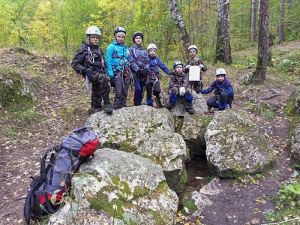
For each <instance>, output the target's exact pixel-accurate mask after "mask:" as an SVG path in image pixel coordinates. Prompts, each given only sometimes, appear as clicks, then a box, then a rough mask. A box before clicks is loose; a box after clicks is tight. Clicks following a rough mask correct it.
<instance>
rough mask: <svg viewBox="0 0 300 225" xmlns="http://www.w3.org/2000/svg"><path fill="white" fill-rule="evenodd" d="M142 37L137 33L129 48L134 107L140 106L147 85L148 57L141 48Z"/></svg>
mask: <svg viewBox="0 0 300 225" xmlns="http://www.w3.org/2000/svg"><path fill="white" fill-rule="evenodd" d="M143 38H144V35H143V34H142V33H141V32H139V31H137V32H135V33H134V34H133V36H132V41H133V43H134V44H133V46H132V47H131V48H129V53H130V69H131V71H132V73H133V78H134V105H135V106H137V105H141V103H142V100H143V91H144V88H145V86H146V83H147V77H148V73H149V67H150V64H149V57H148V54H147V51H146V50H145V49H144V48H143V47H142V43H143Z"/></svg>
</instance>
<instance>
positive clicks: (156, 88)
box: [146, 43, 172, 108]
mask: <svg viewBox="0 0 300 225" xmlns="http://www.w3.org/2000/svg"><path fill="white" fill-rule="evenodd" d="M147 51H148V56H149V60H150V68H149V76H148V81H147V85H146V90H147V99H146V103H147V105H148V106H153V100H152V95H154V96H155V100H156V105H157V106H158V107H159V108H161V107H163V105H162V103H161V99H160V98H161V97H160V93H161V88H160V74H159V68H160V69H161V70H162V71H164V72H165V73H166V74H168V75H171V73H172V72H171V71H170V70H169V68H168V67H167V66H166V65H165V64H163V63H162V61H161V60H160V59H159V58H158V56H157V55H156V51H157V47H156V45H155V44H153V43H151V44H149V45H148V47H147Z"/></svg>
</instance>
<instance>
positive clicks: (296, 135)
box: [291, 124, 300, 163]
mask: <svg viewBox="0 0 300 225" xmlns="http://www.w3.org/2000/svg"><path fill="white" fill-rule="evenodd" d="M291 154H292V157H293V159H294V160H295V161H296V162H297V163H300V124H298V125H297V127H296V128H295V130H294V132H293V135H292V140H291Z"/></svg>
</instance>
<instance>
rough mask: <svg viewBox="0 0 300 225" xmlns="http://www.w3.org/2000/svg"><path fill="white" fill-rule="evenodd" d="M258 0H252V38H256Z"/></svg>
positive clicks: (252, 39)
mask: <svg viewBox="0 0 300 225" xmlns="http://www.w3.org/2000/svg"><path fill="white" fill-rule="evenodd" d="M256 11H257V7H256V0H251V17H250V40H251V41H252V42H253V41H255V39H256Z"/></svg>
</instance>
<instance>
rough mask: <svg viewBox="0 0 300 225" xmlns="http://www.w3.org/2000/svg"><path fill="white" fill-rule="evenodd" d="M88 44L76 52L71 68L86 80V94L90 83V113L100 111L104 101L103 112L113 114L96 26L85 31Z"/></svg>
mask: <svg viewBox="0 0 300 225" xmlns="http://www.w3.org/2000/svg"><path fill="white" fill-rule="evenodd" d="M86 34H87V38H88V43H84V44H83V45H82V46H81V48H80V49H79V50H78V51H77V52H76V54H75V56H74V58H73V60H72V63H71V66H72V68H73V69H74V70H75V71H76V72H77V73H79V74H81V75H82V76H83V77H84V78H85V79H86V85H87V93H88V94H89V83H90V82H91V83H92V99H91V110H92V113H95V112H98V111H100V110H101V101H102V99H103V101H104V111H105V112H106V113H107V114H111V113H112V112H113V108H112V104H111V102H110V100H109V92H110V86H109V78H108V77H107V76H106V67H105V60H104V56H103V51H102V49H101V48H100V47H99V39H100V34H101V33H100V30H99V28H98V27H96V26H90V27H89V28H88V29H87V31H86Z"/></svg>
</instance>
